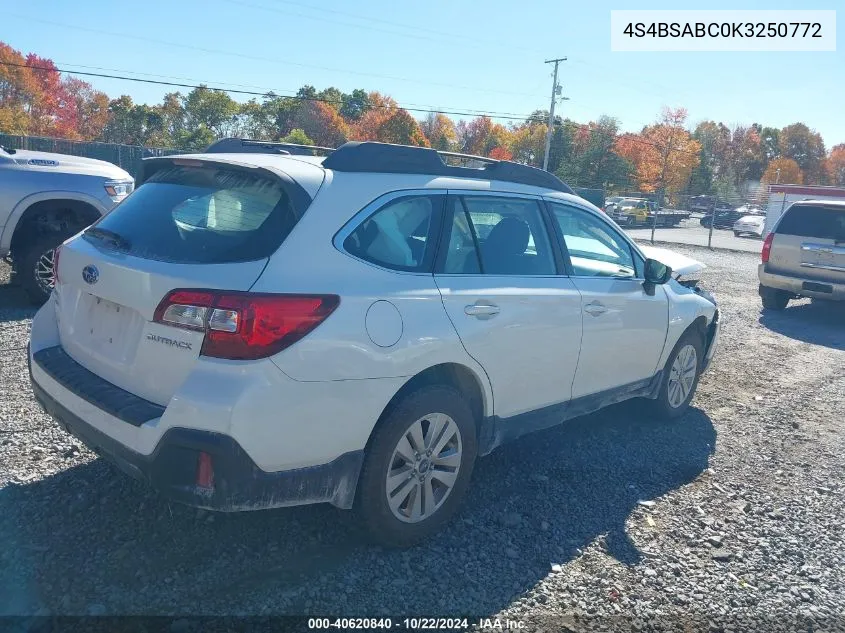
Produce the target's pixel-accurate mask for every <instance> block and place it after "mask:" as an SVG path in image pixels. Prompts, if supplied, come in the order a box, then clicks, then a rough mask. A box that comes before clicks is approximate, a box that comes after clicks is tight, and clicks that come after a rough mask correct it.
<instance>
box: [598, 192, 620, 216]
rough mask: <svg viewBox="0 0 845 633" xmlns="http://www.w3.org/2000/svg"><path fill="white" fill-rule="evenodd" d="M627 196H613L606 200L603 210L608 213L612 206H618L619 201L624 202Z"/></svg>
mask: <svg viewBox="0 0 845 633" xmlns="http://www.w3.org/2000/svg"><path fill="white" fill-rule="evenodd" d="M624 199H625V198H624V197H623V196H611V197H609V198H607V199H606V200H605V201H604V206H603V207H602V208H601V210H602V211H604V212H605V213H608V210H609V209H610V207H614V206H616V205H617V204H618V203H619V202H622V201H623V200H624Z"/></svg>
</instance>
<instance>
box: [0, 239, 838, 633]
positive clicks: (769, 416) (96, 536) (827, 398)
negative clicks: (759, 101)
mask: <svg viewBox="0 0 845 633" xmlns="http://www.w3.org/2000/svg"><path fill="white" fill-rule="evenodd" d="M677 250H679V251H682V252H684V253H687V254H689V255H691V256H693V257H696V258H699V259H701V260H702V261H704V262H706V263H707V264H708V265H709V268H708V269H707V270H706V271H705V272H704V274H702V280H703V285H704V286H705V287H707V288H709V289H711V290H713V291H715V293H716V296H717V298H718V299H719V301H720V305H721V307H722V310H723V314H724V322H725V327H724V329H723V336H722V341H721V348H720V350H719V353H718V355H717V358H716V361H715V362H714V365H713V367H712V368H711V370H710V372H709V373H708V374H706V375H705V377H704V378H703V379H702V381H701V384H700V387H699V391H698V394H697V396H696V398H695V400H694V402H693V405H694V408H693V409H692V410H691V412H690V413H689V414H688V415H687V416H686V417H685V418H684V419H683V420H681V421H680V422H679V423H676V424H663V423H658V422H655V421H652V420H650V419H648V417H647V416H645V415H644V414H643V413H642V411H641V409H639V408H638V407H637V406H634V405H631V404H628V405H618V406H615V407H613V408H611V409H610V410H607V411H605V412H602V413H600V414H596V415H591V416H587V417H584V418H580V419H578V420H575V421H573V422H572V423H571V424H569V425H567V426H565V427H562V428H557V429H552V430H550V431H546V432H542V433H539V434H535V435H533V436H529V437H526V438H524V439H522V440H520V441H518V442H516V443H514V444H511V445H508V446H505V447H503V448H501V449H499V450H497V451H496V452H495V453H494V454H493V455H491V456H489V457H487V458H485V459H482V460H481V461H480V462H479V464H478V465H477V467H476V470H475V473H474V475H473V477H474V481H473V485H472V487H471V489H470V494H469V498H468V499H467V503H466V505H465V508H464V510H463V512H462V513H461V514H460V516H459V517H458V519H457V520H456V521H455V522H454V523H452V524H451V526H450V527H449V528H448V529H447V530H446V531H445V532H444V533H442V534H441V535H440V536H438V537H437V538H435V539H434V540H432V541H430V542H428V543H426V544H423V545H421V546H418V547H416V548H413V549H410V550H407V551H385V550H382V549H380V548H376V547H373V546H370V545H366V544H364V543H363V542H362V540H361V538H360V536H359V535H358V533H357V532H356V529H355V522H354V520H353V517H352V515H351V514H350V513H346V512H342V511H339V510H335V509H333V508H331V507H329V506H325V507H318V506H315V507H304V508H295V509H288V510H274V511H265V512H257V513H244V514H234V515H221V514H208V513H203V512H197V511H196V510H192V509H189V508H185V507H182V506H178V505H169V504H168V503H167V502H166V501H164V500H162V499H161V498H160V497H159V496H157V495H156V494H155V493H154V492H152V491H150V490H148V489H146V488H145V487H144V486H143V485H142V484H139V483H136V482H134V481H132V480H131V479H129V478H127V477H125V476H124V475H123V474H121V473H119V472H118V471H116V470H114V469H113V468H112V467H111V466H110V465H108V464H107V463H105V462H103V460H100V459H97V458H96V457H95V456H94V455H93V454H91V453H90V452H88V451H87V450H86V449H85V448H84V447H81V446H79V445H78V444H77V442H76V441H75V440H73V439H72V438H71V437H69V436H68V435H66V434H65V433H64V432H62V431H60V430H59V429H58V428H57V427H56V426H55V425H54V424H53V423H52V422H51V420H50V419H49V418H48V417H47V416H46V415H45V414H44V413H43V412H41V411H40V409H39V407H38V406H37V405H36V403H35V402H34V400H33V397H32V393H31V391H30V387H29V384H28V377H27V369H26V359H25V350H24V346H25V345H26V340H27V333H28V322H29V319H30V318H31V316H32V310H30V309H29V308H27V307H25V303H24V302H23V297H22V296H21V295H20V293H18V292H17V291H16V290H15V289H14V288H10V287H8V286H3V285H0V393H2V395H1V396H0V615H2V614H38V613H41V614H47V613H49V614H127V613H133V614H138V613H142V614H166V615H187V614H280V613H285V614H318V615H322V614H335V615H343V616H353V615H358V616H375V615H379V614H381V615H391V616H393V617H398V616H406V615H419V616H434V615H442V616H457V615H460V614H472V615H475V616H484V617H495V616H499V617H502V618H505V617H510V618H514V619H518V620H521V621H522V622H524V623H525V628H524V629H522V630H527V631H534V630H544V631H545V630H549V631H551V630H555V631H559V630H573V631H586V630H624V631H631V630H637V631H640V630H677V631H698V630H703V631H723V630H724V631H730V630H734V631H745V630H760V631H794V630H799V629H800V630H803V631H808V630H816V631H817V630H845V615H843V604H845V573H843V569H845V544H843V537H845V503H843V501H845V499H843V493H845V440H843V433H842V424H843V421H845V310H843V309H842V307H841V306H831V305H820V304H811V303H809V302H799V303H796V304H795V305H794V306H791V307H790V308H789V309H788V310H786V311H785V312H784V313H782V314H764V315H761V312H760V308H759V299H758V297H757V294H756V262H757V256H756V255H745V254H740V253H727V252H715V253H714V252H710V251H707V250H706V249H696V248H692V247H679V248H678V249H677ZM7 274H8V269H7V268H5V267H3V268H0V284H2V283H5V279H4V275H7ZM564 627H566V628H564Z"/></svg>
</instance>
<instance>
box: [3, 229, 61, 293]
mask: <svg viewBox="0 0 845 633" xmlns="http://www.w3.org/2000/svg"><path fill="white" fill-rule="evenodd" d="M74 233H76V232H75V231H74V232H73V233H68V234H65V233H48V234H46V235H42V236H40V237H38V238H37V239H35V240H34V241H33V242H32V243H31V244H30V245H29V247H28V248H27V249H26V250H25V251H24V252H23V254H21V255H17V254H16V255H15V268H16V273H15V279H16V281H17V282H18V283H19V284H20V286H21V288H23V290H24V292H26V294H27V296H28V297H29V300H30V301H31V302H32V303H33V304H34V305H41V304H43V303H44V302H45V301H47V299H49V297H50V293H51V292H52V291H53V288H52V285H51V284H52V281H50V282H49V284H48V283H47V282H46V277H47V276H48V274H49V275H50V277H51V279H52V262H53V251H54V250H55V249H56V247H57V246H58V245H59V244H61V243H62V242H64V241H65V240H66V239H67V238H69V237H70V236H71V235H74Z"/></svg>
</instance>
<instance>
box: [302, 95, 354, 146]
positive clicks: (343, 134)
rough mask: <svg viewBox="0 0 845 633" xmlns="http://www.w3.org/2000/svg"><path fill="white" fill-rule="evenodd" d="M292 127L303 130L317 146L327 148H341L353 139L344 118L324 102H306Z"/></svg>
mask: <svg viewBox="0 0 845 633" xmlns="http://www.w3.org/2000/svg"><path fill="white" fill-rule="evenodd" d="M292 127H293V128H295V129H300V130H302V131H303V132H305V134H306V135H307V136H308V138H310V139H312V140H313V141H314V142H315V143H316V144H317V145H322V146H325V147H339V146H341V145H343V144H344V143H345V142H346V141H348V140H349V138H350V137H351V132H350V130H349V126H348V125H347V124H346V121H344V120H343V117H341V116H340V115H339V114H338V113H337V110H335V109H334V108H333V107H331V106H330V105H328V104H326V103H323V102H322V101H304V102H303V103H302V105H301V106H300V107H299V108H298V110H297V112H296V114H295V115H294V116H293V125H292Z"/></svg>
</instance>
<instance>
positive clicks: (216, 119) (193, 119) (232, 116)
mask: <svg viewBox="0 0 845 633" xmlns="http://www.w3.org/2000/svg"><path fill="white" fill-rule="evenodd" d="M182 105H183V108H184V110H185V120H186V126H187V128H188V129H190V130H193V129H198V128H201V127H204V128H206V129H208V130H210V131H211V133H212V134H213V135H214V136H216V137H218V138H219V137H222V136H228V135H229V133H230V132H231V131H232V129H233V127H234V126H235V124H236V123H237V121H236V117H237V115H238V113H239V112H240V105H239V104H238V102H237V101H235V100H234V99H232V97H230V96H229V94H228V93H226V92H224V91H222V90H212V89H210V88H208V87H207V86H200V87H199V88H194V89H193V90H191V92H189V93H188V96H186V97H185V99H184V101H183V104H182Z"/></svg>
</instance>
